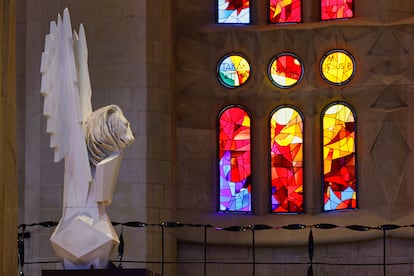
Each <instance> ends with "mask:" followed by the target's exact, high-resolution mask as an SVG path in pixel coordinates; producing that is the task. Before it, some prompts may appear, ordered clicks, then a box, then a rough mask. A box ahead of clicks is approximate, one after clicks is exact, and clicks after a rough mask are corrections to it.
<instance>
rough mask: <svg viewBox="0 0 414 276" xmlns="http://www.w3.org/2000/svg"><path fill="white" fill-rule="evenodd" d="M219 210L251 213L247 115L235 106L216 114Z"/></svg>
mask: <svg viewBox="0 0 414 276" xmlns="http://www.w3.org/2000/svg"><path fill="white" fill-rule="evenodd" d="M219 128H220V129H219V138H218V139H219V172H220V180H219V181H220V199H219V201H220V203H219V205H220V207H219V210H220V211H226V212H250V211H251V182H250V173H251V165H250V159H251V156H250V117H249V115H248V113H247V112H246V111H245V110H244V109H242V108H240V107H236V106H232V107H228V108H226V109H225V110H224V111H223V112H222V113H221V114H220V116H219Z"/></svg>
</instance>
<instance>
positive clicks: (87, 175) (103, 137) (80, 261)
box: [40, 8, 135, 269]
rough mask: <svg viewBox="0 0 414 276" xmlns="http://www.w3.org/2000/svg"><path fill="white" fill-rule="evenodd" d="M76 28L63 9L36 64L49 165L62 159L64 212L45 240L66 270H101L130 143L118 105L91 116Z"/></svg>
mask: <svg viewBox="0 0 414 276" xmlns="http://www.w3.org/2000/svg"><path fill="white" fill-rule="evenodd" d="M87 56H88V50H87V45H86V37H85V31H84V28H83V25H82V24H81V25H80V28H79V35H78V34H77V33H76V32H73V34H72V27H71V21H70V16H69V11H68V9H67V8H66V9H65V10H64V12H63V18H62V17H61V16H60V15H58V19H57V22H55V21H52V22H51V23H50V33H49V34H47V35H46V40H45V48H44V52H43V53H42V61H41V68H40V71H41V74H42V82H41V94H42V95H43V96H44V107H43V108H44V109H43V114H44V116H45V117H46V118H47V130H46V131H47V133H49V134H50V147H51V148H53V149H54V161H55V162H59V161H60V160H62V159H63V158H64V159H65V170H64V190H63V214H62V218H61V220H60V222H59V224H58V226H57V227H56V229H55V231H54V232H53V234H52V236H51V238H50V240H51V243H52V246H53V248H54V250H55V252H56V255H57V256H58V257H59V258H60V259H61V260H62V265H63V267H64V268H65V269H90V268H97V269H103V268H106V267H107V266H108V260H109V255H110V253H111V250H112V248H113V247H114V246H116V245H117V244H118V243H119V239H118V236H117V234H116V233H115V230H114V228H113V226H112V224H111V221H110V219H109V217H108V215H107V213H106V210H105V206H107V205H109V204H110V203H111V201H112V195H113V192H114V187H115V184H116V178H117V176H118V172H119V167H120V164H121V159H122V152H123V149H124V148H125V147H127V146H128V145H130V144H131V143H133V142H134V140H135V138H134V135H133V134H132V131H131V128H130V125H129V122H128V120H127V119H126V118H125V116H124V115H123V113H122V110H121V109H120V108H119V107H118V106H117V105H109V106H105V107H102V108H100V109H97V110H95V111H93V112H92V104H91V95H92V92H91V91H92V89H91V84H90V79H89V69H88V64H87V63H88V62H87V58H88V57H87Z"/></svg>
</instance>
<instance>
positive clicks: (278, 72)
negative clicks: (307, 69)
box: [268, 53, 304, 88]
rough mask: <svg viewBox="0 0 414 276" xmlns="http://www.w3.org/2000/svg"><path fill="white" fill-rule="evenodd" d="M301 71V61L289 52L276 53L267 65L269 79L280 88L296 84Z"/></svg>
mask: <svg viewBox="0 0 414 276" xmlns="http://www.w3.org/2000/svg"><path fill="white" fill-rule="evenodd" d="M303 71H304V68H303V63H302V61H301V60H300V59H299V58H298V57H297V56H296V55H294V54H291V53H282V54H279V55H277V56H276V57H274V58H273V59H272V60H271V61H270V64H269V67H268V74H269V78H270V80H271V81H272V83H273V84H274V85H276V86H278V87H280V88H289V87H292V86H294V85H295V84H297V83H298V82H299V81H300V80H301V79H302V77H303Z"/></svg>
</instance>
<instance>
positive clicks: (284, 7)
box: [269, 0, 302, 23]
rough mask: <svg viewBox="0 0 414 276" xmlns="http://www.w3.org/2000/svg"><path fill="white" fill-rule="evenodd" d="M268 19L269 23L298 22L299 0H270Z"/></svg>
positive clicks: (299, 17) (299, 19) (300, 19)
mask: <svg viewBox="0 0 414 276" xmlns="http://www.w3.org/2000/svg"><path fill="white" fill-rule="evenodd" d="M269 11H270V16H269V21H270V22H271V23H300V22H301V21H302V17H301V0H270V1H269Z"/></svg>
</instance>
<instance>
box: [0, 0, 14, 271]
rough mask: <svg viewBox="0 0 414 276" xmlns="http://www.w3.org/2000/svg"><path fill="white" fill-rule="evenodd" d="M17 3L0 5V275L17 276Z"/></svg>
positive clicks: (0, 3) (3, 2) (10, 2)
mask: <svg viewBox="0 0 414 276" xmlns="http://www.w3.org/2000/svg"><path fill="white" fill-rule="evenodd" d="M15 26H16V24H15V1H14V0H3V1H1V2H0V41H1V51H0V68H1V75H0V89H1V90H0V154H1V158H0V275H17V166H16V164H17V161H16V87H15V86H16V61H15V60H16V57H15V48H16V41H15V40H16V36H15Z"/></svg>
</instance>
